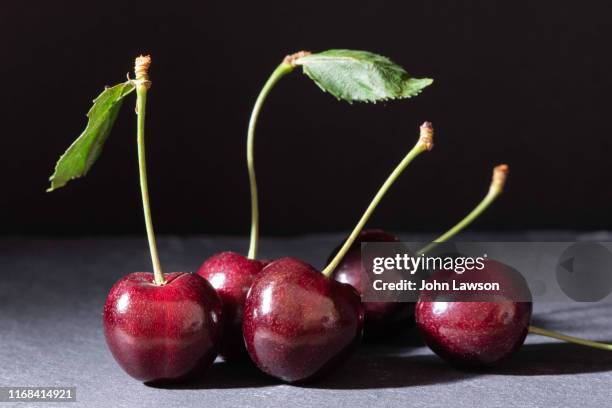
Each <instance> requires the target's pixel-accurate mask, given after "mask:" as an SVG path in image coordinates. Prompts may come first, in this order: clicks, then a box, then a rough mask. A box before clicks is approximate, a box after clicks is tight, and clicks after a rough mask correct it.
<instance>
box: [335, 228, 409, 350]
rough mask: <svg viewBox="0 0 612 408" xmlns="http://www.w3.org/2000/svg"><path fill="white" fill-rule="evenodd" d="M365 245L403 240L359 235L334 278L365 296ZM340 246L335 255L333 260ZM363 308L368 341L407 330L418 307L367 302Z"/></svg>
mask: <svg viewBox="0 0 612 408" xmlns="http://www.w3.org/2000/svg"><path fill="white" fill-rule="evenodd" d="M363 242H399V239H398V238H397V237H396V236H394V235H392V234H390V233H388V232H385V231H383V230H379V229H370V230H364V231H362V232H361V233H360V234H359V236H358V237H357V239H356V240H355V243H354V244H353V245H352V246H351V249H349V251H348V252H347V254H346V255H345V256H344V258H343V259H342V261H341V262H340V264H339V265H338V267H336V269H335V270H334V272H333V274H332V277H333V278H334V279H336V280H337V281H338V282H342V283H348V284H349V285H351V286H353V287H354V288H355V289H357V291H358V292H359V293H360V294H362V293H363V287H364V286H363V285H364V284H367V283H364V282H362V278H363V276H364V271H363V266H362V263H361V243H363ZM340 246H341V245H339V246H338V248H336V249H335V250H334V251H333V252H332V254H331V255H330V260H331V258H333V257H334V255H335V254H336V253H337V252H338V250H339V249H340ZM328 262H329V261H328ZM363 306H364V308H365V331H364V335H365V337H366V339H374V338H377V337H381V336H383V335H385V334H386V333H387V332H388V331H390V330H394V329H397V328H399V327H402V326H404V325H405V324H406V322H407V321H409V319H410V318H411V317H412V316H413V314H414V303H406V302H404V303H400V302H363Z"/></svg>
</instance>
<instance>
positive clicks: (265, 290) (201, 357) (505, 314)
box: [103, 57, 541, 383]
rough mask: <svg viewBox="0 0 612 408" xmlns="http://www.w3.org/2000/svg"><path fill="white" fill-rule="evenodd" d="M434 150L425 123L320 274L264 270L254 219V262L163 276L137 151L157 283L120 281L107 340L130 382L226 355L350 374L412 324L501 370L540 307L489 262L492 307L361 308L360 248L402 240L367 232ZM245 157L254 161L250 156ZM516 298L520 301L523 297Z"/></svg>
mask: <svg viewBox="0 0 612 408" xmlns="http://www.w3.org/2000/svg"><path fill="white" fill-rule="evenodd" d="M149 64H150V58H149V57H139V58H138V59H137V60H136V78H135V80H134V84H135V87H136V91H137V97H138V99H137V107H138V109H137V113H138V120H139V122H138V124H139V126H138V130H139V134H138V136H139V139H138V140H139V147H143V145H141V144H140V142H141V140H142V137H143V135H144V114H145V100H146V92H147V90H148V89H149V87H150V82H149V79H148V73H147V71H148V67H149ZM258 102H259V100H258ZM255 115H256V113H255ZM254 123H255V120H254V118H253V117H252V118H251V124H252V125H253V126H254ZM249 135H250V137H249V142H248V143H251V144H252V141H253V138H252V137H251V136H252V133H251V132H249ZM432 147H433V129H432V126H431V124H430V123H428V122H426V123H424V124H423V125H422V126H421V129H420V135H419V139H418V141H417V143H416V144H415V145H414V147H413V148H412V149H411V150H410V151H409V152H408V154H407V155H406V157H405V158H404V159H403V160H402V161H401V162H400V164H399V165H398V166H397V167H396V168H395V170H394V171H393V172H392V173H391V175H390V176H389V178H388V179H387V180H386V181H385V183H384V184H383V186H382V187H381V189H380V190H379V191H378V193H377V194H376V196H375V198H374V200H373V201H372V203H371V204H370V206H369V207H368V208H367V210H366V212H365V213H364V215H363V216H362V218H361V219H360V220H359V222H358V224H357V226H356V227H355V229H354V230H353V232H352V233H351V235H350V236H349V237H348V238H347V239H346V241H344V242H343V243H342V244H341V245H340V247H339V248H338V249H336V250H335V251H333V252H332V255H331V257H330V260H329V262H328V265H327V267H326V268H324V269H323V270H322V271H319V270H317V269H316V268H314V267H313V266H311V265H309V264H308V263H306V262H303V261H302V260H300V259H296V258H292V257H286V258H281V259H277V260H273V261H269V260H260V259H257V256H256V248H257V231H258V227H257V220H258V214H257V213H256V211H255V212H254V214H253V219H254V223H253V227H252V234H251V249H250V250H249V255H248V256H243V255H242V254H238V253H235V252H222V253H218V254H215V255H213V256H212V257H210V258H208V259H207V260H206V261H205V262H204V263H203V264H202V266H201V267H200V268H199V270H198V271H197V273H185V272H172V273H165V274H164V273H163V272H162V270H161V267H160V265H159V258H158V256H157V248H156V244H155V237H154V234H153V232H152V228H151V216H150V211H149V208H148V191H147V186H146V176H145V177H143V175H144V168H145V165H144V148H141V149H139V153H140V155H139V159H140V164H141V166H140V170H141V188H142V194H143V203H144V207H145V220H146V225H147V232H148V234H149V244H150V249H151V254H152V258H153V266H154V272H153V273H149V272H137V273H132V274H129V275H127V276H125V277H123V278H122V279H120V280H119V281H118V282H117V283H116V284H115V285H114V286H113V288H112V289H111V291H110V293H109V295H108V298H107V300H106V304H105V306H104V315H103V323H104V333H105V337H106V341H107V344H108V346H109V348H110V351H111V352H112V354H113V356H114V358H115V359H116V361H117V362H118V363H119V365H120V366H121V367H122V368H123V369H124V370H125V371H126V372H127V373H128V374H129V375H131V376H132V377H134V378H136V379H138V380H141V381H144V382H156V383H160V382H176V381H185V380H188V379H191V378H194V377H198V376H200V375H202V374H203V372H204V371H205V370H206V369H207V368H208V367H210V366H211V365H212V364H213V362H214V361H215V359H216V358H217V356H218V355H220V356H221V357H223V358H224V359H225V360H226V361H230V362H233V361H240V360H245V359H249V358H250V359H251V360H252V361H253V362H254V363H255V364H256V365H257V367H259V368H260V369H261V371H263V372H265V373H267V374H269V375H271V376H273V377H276V378H278V379H280V380H282V381H285V382H289V383H295V382H303V381H308V380H313V379H315V378H318V377H320V376H321V375H323V374H325V373H327V372H329V371H330V370H332V369H334V368H335V367H336V366H338V365H339V364H340V363H342V362H343V361H344V360H345V359H346V358H347V357H348V356H349V355H350V354H351V352H352V351H353V350H355V348H356V347H357V346H358V345H359V343H360V342H361V340H362V336H363V335H364V332H365V335H366V337H370V336H371V337H374V336H376V335H377V334H380V333H384V332H385V331H386V330H391V329H393V328H397V327H402V326H408V325H410V324H411V322H414V321H415V320H416V324H417V327H418V329H419V332H420V334H421V336H422V338H423V340H424V341H425V343H426V344H427V345H428V346H429V347H430V348H431V349H432V350H433V351H434V352H435V353H437V354H438V355H439V356H441V357H442V358H444V359H446V360H448V361H449V362H451V363H453V364H457V365H463V366H475V365H476V366H477V365H487V364H493V363H496V362H498V361H500V360H502V359H504V358H506V357H508V356H509V355H511V354H512V353H514V352H515V351H517V350H518V349H519V348H520V346H521V345H522V343H523V341H524V339H525V337H526V335H527V333H528V331H529V329H530V320H531V312H532V304H531V302H530V301H522V302H519V301H515V300H513V299H518V298H522V299H525V293H527V294H528V293H529V288H528V286H527V284H526V282H525V280H524V279H523V278H522V277H521V276H520V274H518V272H516V271H515V270H513V269H512V268H510V267H508V266H506V265H503V264H501V263H499V262H496V261H493V260H488V261H487V262H486V267H485V268H484V269H483V270H480V271H477V270H475V271H473V275H472V276H471V279H475V280H477V281H481V282H482V281H490V282H502V285H501V286H502V287H503V288H504V289H503V291H502V293H500V294H498V296H497V298H496V300H495V301H491V302H485V301H465V300H466V299H456V300H457V301H448V299H445V300H444V301H442V300H441V299H438V298H437V294H436V293H426V292H424V293H422V294H421V297H420V299H419V300H418V301H417V302H416V304H415V303H398V302H372V303H362V301H361V293H362V291H363V290H364V288H365V285H367V284H368V283H367V282H365V281H364V280H363V279H364V276H365V275H364V273H363V270H362V265H361V245H360V244H361V243H362V242H397V241H398V238H396V237H395V236H393V235H391V234H389V233H387V232H384V231H381V230H363V227H364V225H365V224H366V222H367V221H368V218H369V217H370V215H371V214H372V212H373V211H374V209H375V207H376V205H377V204H378V202H379V201H380V200H381V198H382V197H383V195H384V194H385V192H386V191H387V189H388V188H389V187H390V186H391V184H393V182H394V181H395V179H396V178H397V177H398V176H399V174H401V173H402V171H403V170H404V169H405V168H406V167H407V166H408V164H409V163H410V162H411V161H412V160H413V159H414V158H415V157H416V156H418V155H419V154H420V153H422V152H425V151H428V150H431V148H432ZM247 151H248V154H249V156H250V155H252V145H251V146H250V148H247ZM252 167H253V166H252V156H250V161H249V175H250V176H251V192H252V196H254V197H255V199H254V200H253V201H252V203H253V207H254V208H256V205H257V198H256V197H257V196H256V190H255V191H254V187H255V183H254V180H255V177H254V172H253V169H252ZM507 171H508V167H507V166H505V165H500V166H497V167H496V168H495V170H494V176H493V181H492V184H491V188H490V190H489V193H488V194H487V196H486V197H485V199H484V200H483V202H481V203H480V204H479V206H478V207H476V208H475V210H474V211H473V212H472V213H470V214H469V215H468V216H467V217H466V218H465V219H464V220H462V221H461V222H460V223H459V224H457V226H455V227H454V228H453V229H451V230H449V232H448V233H446V234H444V235H443V236H441V237H439V238H438V239H437V240H436V241H435V242H434V243H438V242H443V241H445V240H447V239H449V238H450V237H452V236H453V235H454V234H456V233H457V232H459V231H460V230H461V229H462V228H464V227H465V226H466V225H467V224H469V223H470V222H471V221H472V220H473V219H475V218H476V217H477V216H478V215H479V214H480V212H482V211H483V210H484V209H485V208H486V207H487V206H488V205H489V204H490V203H491V202H492V201H493V200H494V199H495V198H496V197H497V196H498V195H499V194H500V192H501V191H502V189H503V184H504V181H505V178H506V174H507ZM253 193H254V194H253ZM466 275H467V274H466ZM429 279H435V280H437V281H444V280H448V279H451V276H450V275H449V274H448V273H447V272H445V271H441V272H438V273H435V274H433V275H432V276H430V277H429ZM519 292H520V293H522V294H523V295H522V296H519V295H517V293H519ZM527 296H528V298H530V296H529V295H527ZM467 300H469V299H467ZM539 330H541V329H539Z"/></svg>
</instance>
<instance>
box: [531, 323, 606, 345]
mask: <svg viewBox="0 0 612 408" xmlns="http://www.w3.org/2000/svg"><path fill="white" fill-rule="evenodd" d="M529 333H533V334H538V335H540V336H545V337H550V338H553V339H557V340H563V341H567V342H568V343H574V344H580V345H581V346H587V347H593V348H596V349H600V350H606V351H612V344H606V343H599V342H597V341H592V340H586V339H581V338H579V337H573V336H568V335H566V334H562V333H557V332H554V331H550V330H546V329H542V328H539V327H535V326H529Z"/></svg>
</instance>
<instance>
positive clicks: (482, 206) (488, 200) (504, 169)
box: [417, 164, 508, 254]
mask: <svg viewBox="0 0 612 408" xmlns="http://www.w3.org/2000/svg"><path fill="white" fill-rule="evenodd" d="M507 177H508V166H507V165H505V164H500V165H499V166H495V168H494V169H493V178H492V180H491V186H490V187H489V192H488V193H487V195H486V196H485V197H484V198H483V200H482V201H481V202H480V203H479V204H478V205H477V206H476V207H475V208H474V209H473V210H472V211H471V212H470V213H469V214H468V215H467V216H466V217H465V218H464V219H462V220H461V221H459V222H458V223H457V225H455V226H454V227H452V228H451V229H449V230H448V231H446V232H445V233H444V234H442V235H440V236H439V237H438V238H436V239H434V240H433V241H432V242H431V243H430V244H428V245H427V246H425V247H423V248H422V249H421V250H419V251H418V252H417V253H418V254H426V253H427V252H430V251H431V250H432V249H434V248H435V247H437V246H438V245H439V244H441V243H443V242H446V241H448V240H449V239H451V238H452V237H454V236H455V235H457V234H458V233H459V232H461V231H462V230H463V229H464V228H466V227H467V226H468V225H470V224H471V223H472V222H473V221H474V220H475V219H476V218H478V217H479V216H480V214H482V213H483V212H484V211H485V210H486V209H487V208H489V206H490V205H491V204H492V203H493V202H494V201H495V200H496V199H497V197H499V196H500V195H501V193H502V192H503V191H504V184H505V183H506V178H507Z"/></svg>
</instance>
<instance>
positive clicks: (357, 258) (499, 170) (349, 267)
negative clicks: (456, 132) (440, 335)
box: [330, 164, 508, 339]
mask: <svg viewBox="0 0 612 408" xmlns="http://www.w3.org/2000/svg"><path fill="white" fill-rule="evenodd" d="M507 173H508V166H507V165H505V164H501V165H499V166H496V167H495V168H494V169H493V177H492V180H491V185H490V187H489V191H488V193H487V195H486V196H485V197H484V199H483V200H482V201H481V202H480V203H479V204H478V205H477V206H476V207H475V208H474V210H472V212H470V213H469V214H468V215H467V216H466V217H465V218H464V219H462V220H461V221H460V222H459V223H458V224H456V225H455V226H454V227H453V228H451V229H450V230H448V231H447V232H446V233H444V234H443V235H441V236H439V237H438V238H436V239H435V240H434V241H433V242H432V243H431V244H429V245H427V246H426V247H425V248H423V249H421V250H420V251H418V252H419V253H426V252H429V251H430V250H432V249H433V248H435V246H436V245H437V244H440V243H442V242H446V241H448V240H449V239H450V238H452V237H453V236H455V235H456V234H457V233H459V232H460V231H462V230H463V229H464V228H465V227H467V226H468V225H469V224H471V223H472V222H473V221H474V220H475V219H476V218H478V216H479V215H480V214H481V213H482V212H483V211H484V210H486V209H487V208H488V207H489V205H491V204H492V203H493V202H494V201H495V199H496V198H497V197H499V195H500V194H501V193H502V191H503V188H504V184H505V181H506V177H507ZM398 241H399V239H398V238H397V237H395V236H394V235H392V234H390V233H388V232H385V231H383V230H378V229H373V230H364V231H362V232H361V233H360V234H359V237H358V238H357V239H356V240H355V243H354V244H353V245H352V246H351V248H350V250H349V251H348V252H347V254H346V256H345V257H344V259H343V260H342V261H341V262H340V264H339V265H338V267H337V268H336V270H335V271H334V273H333V275H332V276H333V277H334V279H336V280H338V281H340V282H344V283H348V284H350V285H353V287H355V289H357V291H359V293H363V291H364V289H365V288H364V284H369V282H366V283H364V282H362V277H363V276H364V275H365V271H364V269H363V265H362V262H361V243H363V242H398ZM337 252H338V249H336V250H334V252H333V253H332V256H333V255H334V254H335V253H337ZM330 258H331V257H330ZM364 305H365V310H366V317H365V334H364V336H365V338H366V339H375V338H379V337H382V336H385V335H387V334H389V332H390V331H392V330H396V329H398V328H401V327H402V326H406V325H407V324H408V322H410V321H411V320H412V317H413V316H414V305H415V304H414V303H413V302H395V301H389V302H364Z"/></svg>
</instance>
